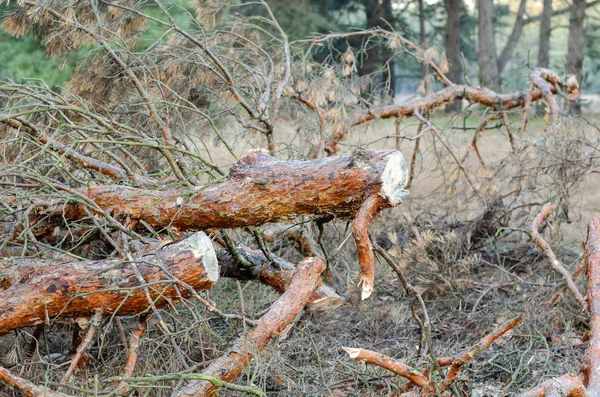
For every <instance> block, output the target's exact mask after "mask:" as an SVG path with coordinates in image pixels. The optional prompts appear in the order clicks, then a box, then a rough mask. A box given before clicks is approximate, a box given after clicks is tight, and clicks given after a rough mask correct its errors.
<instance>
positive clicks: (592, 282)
mask: <svg viewBox="0 0 600 397" xmlns="http://www.w3.org/2000/svg"><path fill="white" fill-rule="evenodd" d="M585 261H586V262H587V273H588V296H587V298H588V304H589V308H590V345H589V346H588V351H587V367H588V368H587V369H588V377H589V381H588V382H589V383H588V392H589V393H590V395H592V396H597V395H600V216H596V217H594V218H592V220H591V221H590V224H589V225H588V235H587V240H586V242H585Z"/></svg>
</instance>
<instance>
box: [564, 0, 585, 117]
mask: <svg viewBox="0 0 600 397" xmlns="http://www.w3.org/2000/svg"><path fill="white" fill-rule="evenodd" d="M585 9H586V2H585V0H573V3H572V5H571V18H570V20H569V48H568V52H567V65H566V72H567V73H572V74H574V75H575V76H577V81H579V82H580V84H581V83H582V74H581V72H582V68H583V23H584V18H585ZM569 110H570V111H571V112H574V113H581V105H580V104H579V103H578V102H571V103H570V104H569Z"/></svg>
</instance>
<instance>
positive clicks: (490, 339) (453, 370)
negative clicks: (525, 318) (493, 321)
mask: <svg viewBox="0 0 600 397" xmlns="http://www.w3.org/2000/svg"><path fill="white" fill-rule="evenodd" d="M521 320H522V319H521V317H517V318H514V319H512V320H510V321H507V322H505V323H504V324H502V325H501V326H500V327H498V329H496V330H495V331H494V332H492V333H490V334H489V335H487V336H486V337H485V338H483V339H481V340H480V341H479V343H477V344H476V345H474V346H473V347H471V348H470V349H469V350H468V351H466V352H464V353H462V354H460V355H459V356H458V357H457V358H455V359H454V360H452V366H451V367H450V370H449V371H448V374H447V375H446V379H444V381H443V382H442V384H441V385H440V388H439V390H440V392H443V391H445V390H447V389H448V388H449V387H450V386H451V385H452V384H453V383H454V381H455V380H456V376H457V375H458V373H459V372H460V369H461V368H462V367H463V366H464V365H465V364H466V363H468V362H469V361H471V360H472V359H473V357H475V356H476V355H478V354H479V353H481V352H482V351H484V350H486V349H487V348H489V347H490V346H491V344H492V343H494V342H495V341H496V340H497V339H498V338H499V337H501V336H502V335H504V334H505V333H507V332H508V331H510V330H511V329H513V328H514V327H515V326H516V325H517V324H519V323H520V322H521Z"/></svg>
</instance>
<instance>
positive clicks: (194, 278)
mask: <svg viewBox="0 0 600 397" xmlns="http://www.w3.org/2000/svg"><path fill="white" fill-rule="evenodd" d="M0 266H1V268H4V269H6V270H4V271H2V273H0V280H1V281H2V284H3V285H7V286H8V288H7V289H5V290H4V291H1V292H0V335H2V334H6V333H8V332H10V331H11V330H14V329H18V328H23V327H28V326H32V325H37V324H41V323H44V322H46V323H49V322H50V321H52V319H54V318H56V317H61V318H69V317H70V318H73V317H89V316H92V315H93V314H94V313H96V312H97V311H100V312H101V313H102V314H103V315H112V314H118V315H132V314H138V313H142V312H145V311H147V310H150V309H151V308H152V307H157V308H159V307H162V306H164V305H166V304H167V302H168V300H170V299H174V300H177V299H178V297H179V296H180V295H179V294H181V295H182V296H183V297H186V296H189V291H188V290H186V289H185V288H176V287H175V284H181V283H185V284H186V285H187V286H189V287H191V288H193V289H194V290H203V289H210V288H212V287H213V286H214V284H215V283H216V281H217V279H218V277H219V269H218V262H217V258H216V254H215V250H214V248H213V245H212V242H211V240H210V238H208V236H206V234H204V233H203V232H198V233H196V234H194V235H192V236H191V237H189V238H188V239H186V240H184V241H182V242H180V243H177V244H173V245H169V246H167V247H165V248H163V249H161V250H159V251H158V252H156V253H154V254H147V255H144V256H140V257H136V258H134V260H133V261H125V260H121V259H111V260H102V261H78V262H67V263H64V262H55V261H54V262H49V261H40V260H36V259H21V258H14V259H6V260H4V261H0ZM1 268H0V269H1ZM15 269H17V270H15Z"/></svg>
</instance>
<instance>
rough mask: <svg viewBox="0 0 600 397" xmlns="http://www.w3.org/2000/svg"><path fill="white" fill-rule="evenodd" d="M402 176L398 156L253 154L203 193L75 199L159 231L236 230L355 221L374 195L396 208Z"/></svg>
mask: <svg viewBox="0 0 600 397" xmlns="http://www.w3.org/2000/svg"><path fill="white" fill-rule="evenodd" d="M406 170H407V166H406V163H405V161H404V158H403V157H402V154H401V153H400V152H399V151H394V150H392V151H390V150H368V151H365V150H356V151H354V152H351V153H347V154H344V155H342V156H339V157H332V158H326V159H318V160H312V161H280V160H277V159H276V158H274V157H272V156H270V155H268V154H267V153H264V152H260V151H253V152H250V153H249V154H248V155H246V156H245V157H243V158H241V159H240V160H239V161H238V162H237V163H236V164H235V165H234V166H233V167H232V168H231V170H230V173H229V176H228V177H227V178H226V179H225V180H224V181H222V182H220V183H216V184H214V185H212V186H208V187H204V186H202V187H189V188H184V189H178V190H167V191H158V190H150V189H143V188H133V187H127V186H120V185H104V186H98V187H93V188H89V189H86V190H83V191H80V192H81V193H82V194H83V195H84V196H85V197H87V198H89V199H91V200H93V201H94V203H95V204H97V205H98V207H99V208H101V209H103V210H105V211H106V210H110V212H112V213H118V214H122V215H124V216H127V217H129V218H130V219H132V220H134V219H142V220H144V221H145V222H147V223H148V224H149V225H150V226H152V227H154V228H157V229H160V228H166V227H173V228H176V229H179V230H205V229H209V228H235V227H247V226H259V225H262V224H265V223H268V222H277V221H286V220H290V219H294V218H296V217H297V216H300V215H316V216H335V217H340V218H348V217H353V216H354V215H356V213H357V212H358V210H359V209H360V207H361V205H362V204H363V202H364V201H365V200H366V199H367V198H368V197H369V196H371V195H373V194H379V195H380V196H381V197H382V198H383V199H385V201H386V203H387V204H388V205H389V206H395V205H397V204H399V203H400V200H401V198H402V197H403V196H404V195H405V194H406V191H405V190H404V185H405V183H406V177H407V173H406ZM41 210H42V212H43V213H44V214H47V213H49V214H51V215H57V216H60V217H63V216H64V217H65V218H66V219H69V220H79V219H82V218H85V217H86V216H87V214H86V212H85V211H84V208H83V206H82V205H80V204H65V205H60V206H57V207H56V208H46V209H44V208H41ZM90 210H93V209H90Z"/></svg>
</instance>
